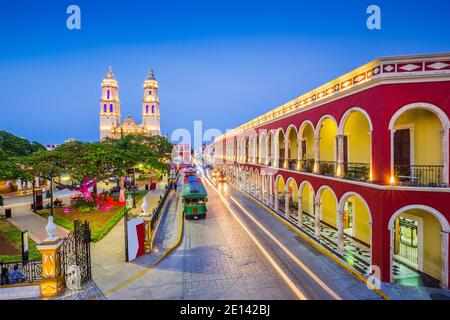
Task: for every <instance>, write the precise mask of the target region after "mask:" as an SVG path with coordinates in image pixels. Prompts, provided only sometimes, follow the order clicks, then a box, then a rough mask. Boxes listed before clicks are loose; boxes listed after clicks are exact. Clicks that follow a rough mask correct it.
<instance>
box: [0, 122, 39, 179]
mask: <svg viewBox="0 0 450 320" xmlns="http://www.w3.org/2000/svg"><path fill="white" fill-rule="evenodd" d="M44 150H45V147H44V146H43V145H41V144H39V143H38V142H30V141H28V140H27V139H24V138H20V137H17V136H15V135H13V134H11V133H8V132H6V131H3V130H0V180H14V179H17V178H21V179H22V180H23V181H31V180H33V176H30V175H29V174H28V173H26V172H24V171H23V170H21V169H20V168H19V167H18V166H17V165H16V164H17V161H18V158H19V157H25V156H30V155H32V154H33V153H35V152H37V151H44Z"/></svg>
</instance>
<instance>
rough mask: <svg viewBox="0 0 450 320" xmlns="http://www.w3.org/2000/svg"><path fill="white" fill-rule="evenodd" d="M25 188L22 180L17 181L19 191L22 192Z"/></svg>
mask: <svg viewBox="0 0 450 320" xmlns="http://www.w3.org/2000/svg"><path fill="white" fill-rule="evenodd" d="M22 188H23V186H22V180H21V179H20V178H19V179H17V189H18V190H22Z"/></svg>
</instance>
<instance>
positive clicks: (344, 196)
mask: <svg viewBox="0 0 450 320" xmlns="http://www.w3.org/2000/svg"><path fill="white" fill-rule="evenodd" d="M351 196H355V197H358V198H359V199H360V200H361V201H362V202H363V203H364V205H365V206H366V208H367V211H368V212H369V217H370V222H372V212H371V211H370V207H369V204H368V203H367V201H366V199H364V197H363V196H361V195H360V194H359V193H357V192H354V191H349V192H346V193H344V194H343V195H342V197H341V199H340V200H339V208H342V209H343V208H344V204H345V201H346V200H347V199H348V198H349V197H351Z"/></svg>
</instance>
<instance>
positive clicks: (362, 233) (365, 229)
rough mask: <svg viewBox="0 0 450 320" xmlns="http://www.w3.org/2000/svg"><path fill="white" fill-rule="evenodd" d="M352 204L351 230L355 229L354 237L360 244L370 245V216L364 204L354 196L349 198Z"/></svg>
mask: <svg viewBox="0 0 450 320" xmlns="http://www.w3.org/2000/svg"><path fill="white" fill-rule="evenodd" d="M349 200H350V201H351V202H353V228H354V229H355V232H354V237H355V238H356V239H359V240H361V241H362V242H364V243H366V244H368V245H370V244H371V235H370V228H371V227H370V214H369V211H368V210H367V207H366V204H365V203H364V202H363V201H362V200H361V199H360V198H359V197H355V196H351V197H349Z"/></svg>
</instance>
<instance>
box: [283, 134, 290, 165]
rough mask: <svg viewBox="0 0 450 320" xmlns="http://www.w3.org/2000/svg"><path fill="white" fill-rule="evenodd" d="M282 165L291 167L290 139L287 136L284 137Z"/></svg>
mask: <svg viewBox="0 0 450 320" xmlns="http://www.w3.org/2000/svg"><path fill="white" fill-rule="evenodd" d="M287 138H289V137H287ZM281 167H282V168H285V169H287V168H289V139H286V137H284V163H282V164H281Z"/></svg>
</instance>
